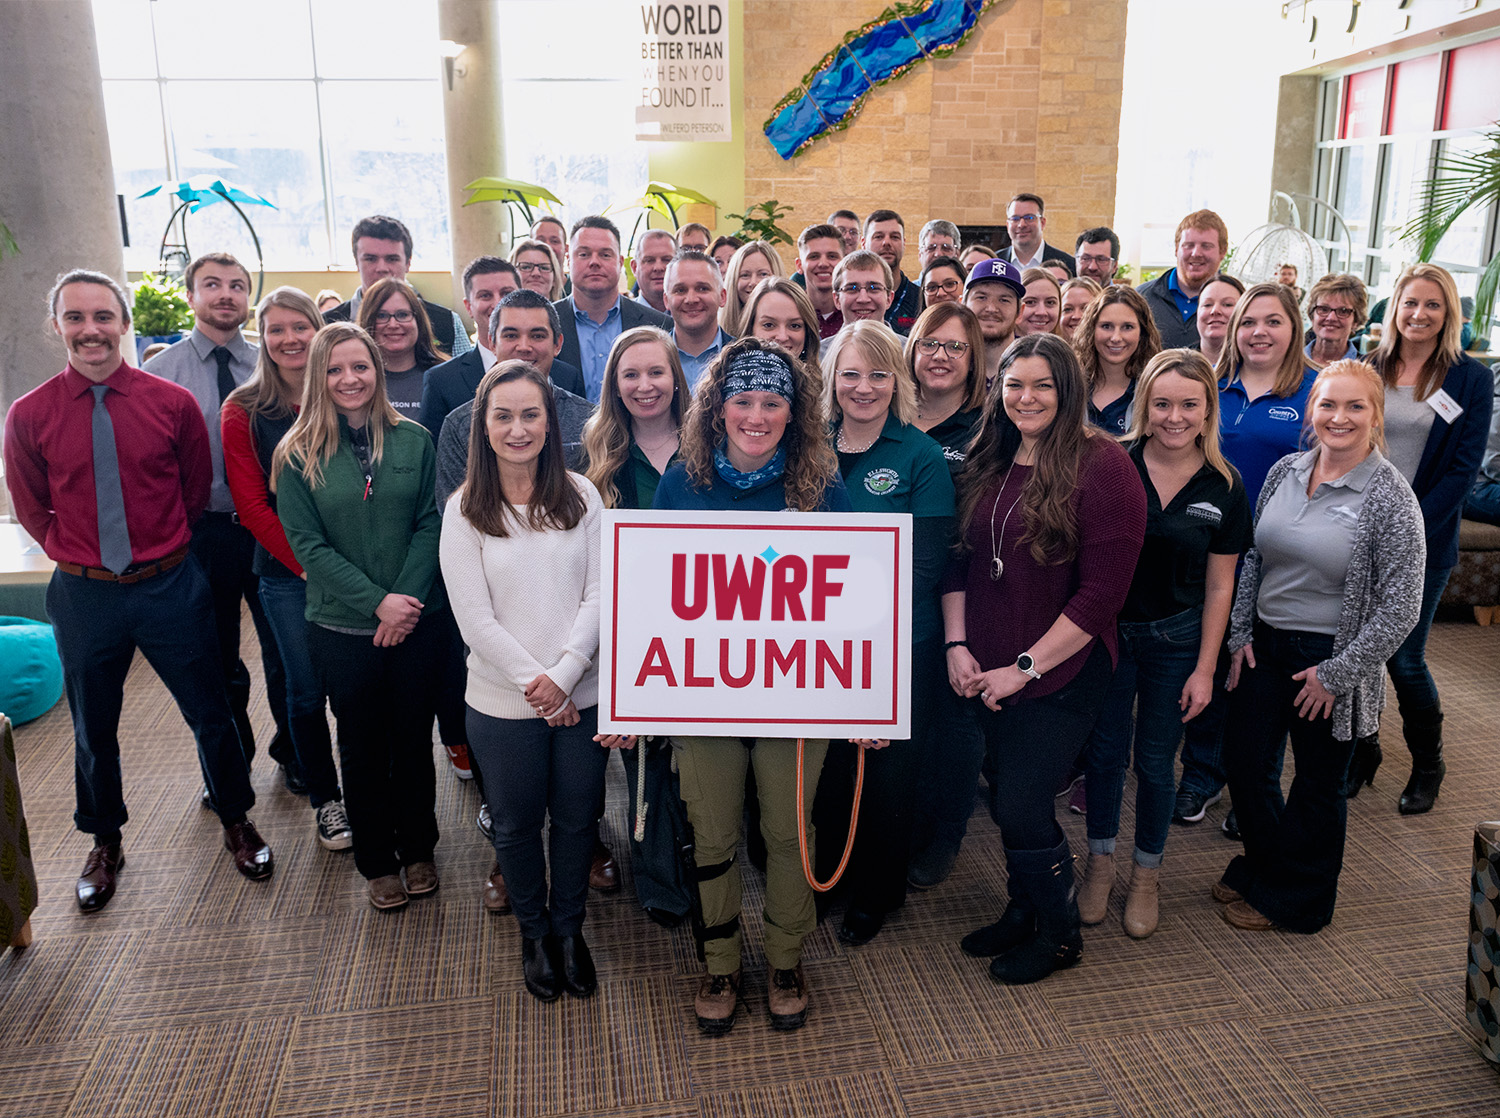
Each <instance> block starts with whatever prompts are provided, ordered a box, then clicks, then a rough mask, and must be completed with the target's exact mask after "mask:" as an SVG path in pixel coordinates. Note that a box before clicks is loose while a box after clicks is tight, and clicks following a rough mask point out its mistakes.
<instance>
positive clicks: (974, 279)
mask: <svg viewBox="0 0 1500 1118" xmlns="http://www.w3.org/2000/svg"><path fill="white" fill-rule="evenodd" d="M979 283H1003V284H1005V285H1006V286H1007V287H1009V288H1010V289H1011V290H1012V291H1014V292H1015V293H1016V298H1017V299H1021V298H1024V297H1025V295H1026V285H1025V284H1024V283H1022V282H1021V269H1020V268H1017V267H1016V266H1015V265H1014V264H1012V263H1011V262H1010V261H1009V260H1003V259H1001V258H1000V257H998V256H988V257H986V258H985V259H983V260H981V261H980V262H979V263H978V264H975V265H974V268H973V270H972V271H971V272H969V278H968V281H967V282H966V283H965V284H964V293H965V294H968V293H969V292H970V291H972V290H973V289H974V285H975V284H979Z"/></svg>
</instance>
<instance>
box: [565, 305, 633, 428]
mask: <svg viewBox="0 0 1500 1118" xmlns="http://www.w3.org/2000/svg"><path fill="white" fill-rule="evenodd" d="M572 306H573V320H574V322H576V323H577V325H578V363H579V364H580V365H582V366H583V387H584V390H585V391H586V392H587V393H588V398H589V403H591V404H597V403H598V402H599V393H600V391H601V390H602V388H603V386H604V366H605V365H606V364H608V363H609V351H610V349H611V348H612V347H613V346H614V344H615V339H616V338H618V337H619V336H620V327H621V322H620V300H619V297H618V296H617V297H616V298H615V305H614V306H612V307H610V308H609V313H608V314H606V315H605V316H604V322H603V323H602V324H600V323H598V322H595V321H594V320H593V319H592V318H590V317H589V316H588V314H587V313H586V312H585V311H582V310H580V309H579V307H578V304H577V302H574V303H573V304H572Z"/></svg>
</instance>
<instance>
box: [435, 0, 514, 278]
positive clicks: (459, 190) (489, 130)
mask: <svg viewBox="0 0 1500 1118" xmlns="http://www.w3.org/2000/svg"><path fill="white" fill-rule="evenodd" d="M438 35H439V37H440V38H443V39H450V40H452V41H453V42H455V43H460V44H462V45H463V47H464V51H463V53H462V54H461V55H459V56H458V58H457V59H455V60H454V63H453V83H452V88H451V89H450V88H449V85H448V80H447V70H446V66H445V67H444V72H443V124H444V132H445V134H446V136H447V145H448V229H449V236H450V237H451V239H452V242H453V291H454V303H453V305H454V306H458V305H459V300H461V299H462V298H463V280H462V276H463V270H464V266H465V265H466V264H468V262H469V261H470V260H473V259H474V257H476V256H480V255H483V254H484V253H500V252H501V251H502V249H504V250H506V251H508V250H509V246H510V238H509V237H508V236H507V233H508V230H509V227H510V222H509V213H508V211H509V209H510V207H508V206H505V205H502V204H501V203H499V202H486V203H483V204H480V205H477V206H468V207H465V206H464V204H463V203H464V199H465V198H466V197H467V194H466V193H465V191H464V190H463V185H464V183H466V182H472V181H473V180H474V179H477V178H479V177H480V176H482V175H504V174H505V118H504V115H503V113H502V112H501V97H500V38H499V36H500V13H499V12H497V11H496V4H495V0H482V2H479V0H438ZM439 65H440V66H443V65H444V64H443V61H442V60H441V59H440V60H439Z"/></svg>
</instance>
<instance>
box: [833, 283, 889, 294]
mask: <svg viewBox="0 0 1500 1118" xmlns="http://www.w3.org/2000/svg"><path fill="white" fill-rule="evenodd" d="M889 290H890V288H889V287H887V286H886V285H885V284H883V283H880V282H879V281H877V280H871V281H870V282H869V283H846V284H844V286H843V287H841V288H839V294H841V295H851V296H853V295H858V294H859V293H860V292H861V291H868V292H869V293H870V294H871V295H884V294H885V293H886V292H887V291H889Z"/></svg>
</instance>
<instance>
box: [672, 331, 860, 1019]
mask: <svg viewBox="0 0 1500 1118" xmlns="http://www.w3.org/2000/svg"><path fill="white" fill-rule="evenodd" d="M820 391H821V385H820V384H819V382H818V380H817V378H815V377H814V376H812V375H811V373H810V372H809V371H808V368H807V366H806V365H804V364H803V363H802V362H801V361H799V360H797V359H796V358H795V357H792V356H791V355H790V354H789V353H787V352H786V350H784V349H782V348H781V347H780V346H778V345H776V344H775V343H772V342H765V341H761V340H760V339H758V338H741V339H740V340H739V341H737V342H734V343H732V344H731V345H729V346H726V347H725V348H724V350H723V351H722V352H721V353H720V354H719V356H718V357H717V358H715V359H714V363H713V364H712V365H710V366H709V368H708V371H707V372H706V373H705V374H704V378H703V380H702V381H701V382H700V383H699V385H698V392H697V394H696V395H695V396H694V397H693V405H692V407H691V408H689V409H688V414H687V419H686V421H685V422H684V424H683V430H682V461H681V462H678V463H677V464H676V465H674V466H672V467H670V468H669V469H668V470H667V472H666V474H665V476H663V477H662V480H661V484H660V485H659V486H658V487H657V490H656V499H655V507H656V508H658V509H687V510H714V511H716V510H723V511H726V512H732V511H734V510H737V509H745V510H749V511H758V512H779V511H782V510H788V511H795V512H849V511H851V505H850V502H849V493H848V491H847V490H846V489H845V488H844V483H843V480H842V479H841V478H840V477H839V472H838V458H837V457H836V456H835V455H834V451H833V447H832V446H831V445H830V443H829V441H828V432H827V423H826V418H825V416H826V412H825V411H824V408H823V401H822V399H821V397H820ZM673 747H674V749H675V750H676V757H677V767H678V771H679V773H680V775H681V778H682V798H683V802H684V804H685V806H686V807H687V813H688V821H689V822H690V823H691V824H692V826H693V833H694V837H695V851H694V857H695V860H696V862H697V866H698V892H699V897H700V900H701V902H702V908H703V922H704V924H705V928H704V931H703V949H704V955H705V958H706V960H707V964H708V971H707V973H706V974H705V975H704V976H703V980H702V981H701V982H700V983H699V986H698V994H697V997H696V999H695V1002H694V1008H695V1011H696V1013H697V1016H698V1027H699V1028H700V1029H702V1030H703V1031H704V1032H705V1033H707V1034H709V1035H711V1036H719V1035H722V1034H724V1033H727V1032H728V1031H729V1030H730V1029H731V1028H732V1027H733V1025H734V1017H735V1011H736V1009H737V1008H738V1005H739V996H740V995H739V991H740V878H739V875H738V874H736V873H735V872H733V871H734V857H735V851H736V850H737V849H738V848H739V844H740V829H741V828H740V820H741V818H742V817H743V815H744V810H745V773H746V771H747V770H748V769H749V768H750V767H752V766H753V767H754V769H755V783H756V787H757V788H758V789H759V792H760V807H761V834H762V835H763V836H764V838H765V840H766V850H767V861H766V904H765V921H766V924H765V926H766V962H767V963H768V964H769V965H770V967H771V976H770V983H769V986H770V991H769V997H768V1000H769V1007H770V1015H771V1026H772V1028H775V1029H781V1030H788V1029H796V1028H800V1027H801V1026H802V1023H803V1021H804V1020H806V1017H807V981H806V979H805V977H804V976H803V973H802V941H803V940H804V939H805V938H806V937H807V936H808V934H809V933H811V932H812V930H813V928H814V927H815V926H816V924H817V911H816V907H815V906H814V904H813V890H812V887H811V886H810V885H809V884H808V882H807V878H806V877H805V876H804V875H803V872H802V856H801V851H800V848H799V843H798V838H797V832H798V829H799V827H806V828H807V829H808V841H809V843H811V841H812V833H811V831H812V827H811V820H810V819H809V818H808V817H807V815H810V814H811V810H810V809H811V807H812V803H813V795H812V789H813V788H815V787H816V785H817V779H818V774H819V773H820V772H821V771H822V768H823V758H824V755H825V754H826V753H827V750H828V741H827V739H826V738H825V739H822V740H817V739H809V740H807V741H806V743H805V751H804V762H803V770H802V776H803V782H804V787H805V789H806V791H807V796H806V799H805V804H806V808H807V809H808V811H807V814H806V815H804V816H803V817H802V818H800V819H799V818H798V813H797V808H796V804H797V742H796V741H795V740H794V739H790V738H754V739H741V738H711V737H686V736H685V737H678V738H675V739H674V740H673Z"/></svg>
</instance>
